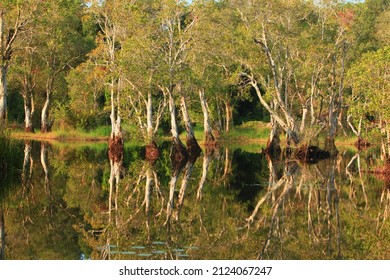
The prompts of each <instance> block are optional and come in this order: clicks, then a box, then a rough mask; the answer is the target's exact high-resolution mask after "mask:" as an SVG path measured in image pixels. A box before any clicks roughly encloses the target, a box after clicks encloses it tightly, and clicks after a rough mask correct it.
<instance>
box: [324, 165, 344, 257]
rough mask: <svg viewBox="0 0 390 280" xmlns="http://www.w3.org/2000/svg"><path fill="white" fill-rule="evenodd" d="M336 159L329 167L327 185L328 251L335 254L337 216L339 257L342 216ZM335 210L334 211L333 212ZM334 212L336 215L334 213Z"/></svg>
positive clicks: (338, 253) (339, 252) (338, 254)
mask: <svg viewBox="0 0 390 280" xmlns="http://www.w3.org/2000/svg"><path fill="white" fill-rule="evenodd" d="M335 165H336V162H335V159H333V160H332V164H330V166H328V174H327V184H326V202H327V222H328V249H329V255H331V253H332V252H333V249H332V218H333V215H335V216H336V227H337V236H336V238H337V256H338V257H340V256H341V248H340V215H339V193H338V190H337V188H336V185H335ZM332 209H333V210H332ZM333 211H334V213H333Z"/></svg>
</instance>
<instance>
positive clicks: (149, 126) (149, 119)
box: [145, 92, 160, 162]
mask: <svg viewBox="0 0 390 280" xmlns="http://www.w3.org/2000/svg"><path fill="white" fill-rule="evenodd" d="M154 133H155V130H154V129H153V108H152V93H151V92H148V100H147V101H146V138H147V139H146V141H147V143H148V144H147V145H146V147H145V158H146V160H147V161H150V162H153V161H155V160H156V159H157V158H158V156H159V154H160V153H159V150H158V147H157V144H156V142H155V141H154Z"/></svg>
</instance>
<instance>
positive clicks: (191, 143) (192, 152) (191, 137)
mask: <svg viewBox="0 0 390 280" xmlns="http://www.w3.org/2000/svg"><path fill="white" fill-rule="evenodd" d="M180 105H181V112H182V115H183V120H184V124H185V128H186V132H187V139H186V144H187V152H188V155H189V156H190V157H191V158H196V157H198V156H199V155H200V153H201V151H202V150H201V148H200V147H199V144H198V141H197V140H196V138H195V134H194V130H193V129H192V122H191V118H190V115H189V113H188V109H187V103H186V99H185V97H184V96H181V97H180Z"/></svg>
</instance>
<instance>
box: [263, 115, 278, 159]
mask: <svg viewBox="0 0 390 280" xmlns="http://www.w3.org/2000/svg"><path fill="white" fill-rule="evenodd" d="M281 152H282V149H281V148H280V129H279V126H278V124H277V123H275V120H274V118H273V117H271V131H270V134H269V138H268V142H267V147H266V149H265V153H266V154H268V155H270V156H271V157H272V158H278V157H279V156H280V154H281Z"/></svg>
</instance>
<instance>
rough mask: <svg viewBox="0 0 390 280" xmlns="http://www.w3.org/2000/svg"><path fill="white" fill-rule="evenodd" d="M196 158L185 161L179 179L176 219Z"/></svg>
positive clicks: (178, 217) (178, 216)
mask: <svg viewBox="0 0 390 280" xmlns="http://www.w3.org/2000/svg"><path fill="white" fill-rule="evenodd" d="M196 159H197V158H191V159H190V160H189V161H187V163H186V166H185V167H184V175H183V179H182V181H181V187H180V191H179V197H178V199H177V212H176V213H175V216H176V220H177V221H179V220H180V211H181V208H182V207H183V204H184V196H185V192H186V189H187V186H188V183H189V181H190V178H191V174H192V170H193V167H194V164H195V161H196Z"/></svg>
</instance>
